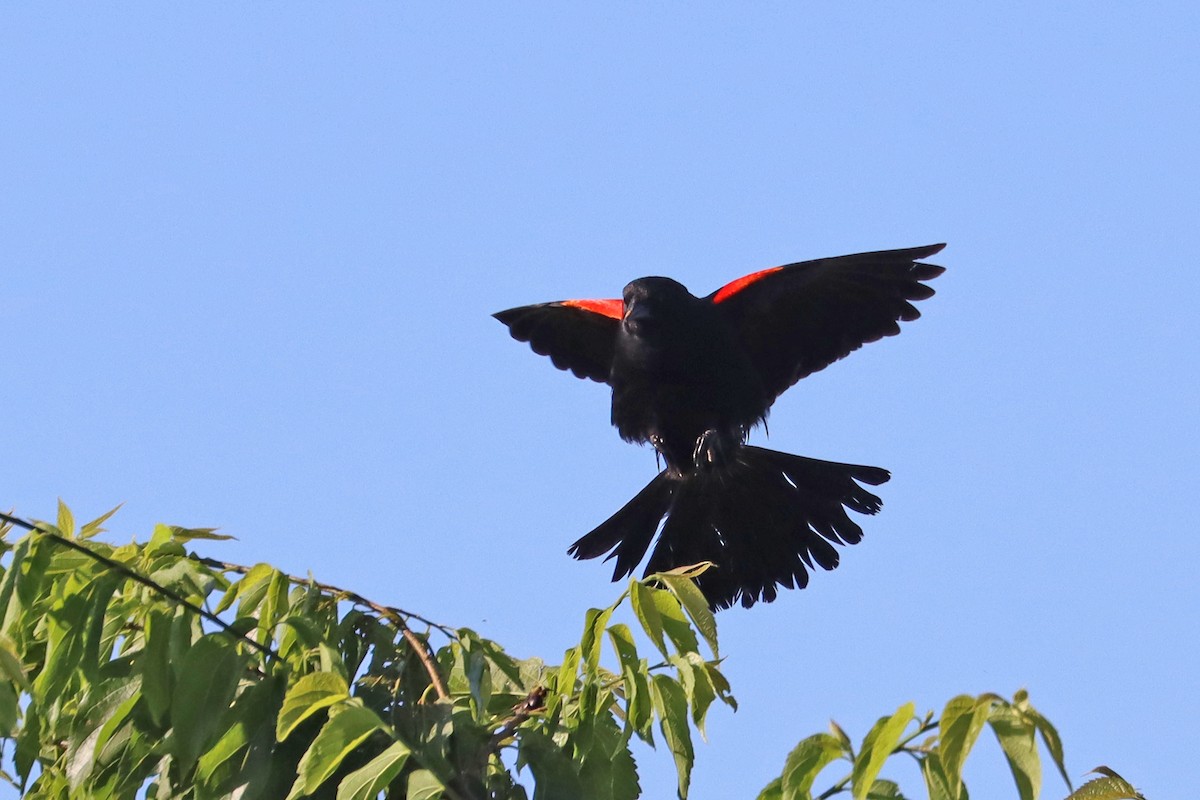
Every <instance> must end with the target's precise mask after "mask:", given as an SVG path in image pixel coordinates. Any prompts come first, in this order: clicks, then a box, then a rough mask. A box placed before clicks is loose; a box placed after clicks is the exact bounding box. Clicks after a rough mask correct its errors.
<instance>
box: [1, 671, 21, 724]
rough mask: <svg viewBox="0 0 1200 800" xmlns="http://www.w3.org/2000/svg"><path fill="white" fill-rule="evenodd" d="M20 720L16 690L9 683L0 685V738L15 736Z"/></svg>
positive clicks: (19, 707)
mask: <svg viewBox="0 0 1200 800" xmlns="http://www.w3.org/2000/svg"><path fill="white" fill-rule="evenodd" d="M20 718H21V706H20V704H19V701H18V698H17V690H16V689H15V688H14V687H13V685H12V684H11V683H7V682H5V683H0V737H4V738H8V737H11V736H12V735H13V734H15V733H16V732H17V722H18V721H19V720H20Z"/></svg>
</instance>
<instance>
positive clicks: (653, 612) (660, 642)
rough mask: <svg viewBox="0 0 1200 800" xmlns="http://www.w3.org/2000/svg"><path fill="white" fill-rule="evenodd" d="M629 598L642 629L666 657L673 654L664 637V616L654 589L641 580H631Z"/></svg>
mask: <svg viewBox="0 0 1200 800" xmlns="http://www.w3.org/2000/svg"><path fill="white" fill-rule="evenodd" d="M629 600H630V604H631V605H632V606H633V613H634V616H636V617H637V620H638V622H640V623H641V625H642V630H644V631H645V632H646V635H647V636H649V637H650V641H652V642H654V644H655V645H656V646H657V647H658V649H659V651H660V652H661V653H662V654H663V657H664V658H665V657H666V656H669V655H671V653H670V651H669V650H667V643H666V640H665V639H664V638H663V624H662V617H661V616H660V615H659V613H658V607H657V606H656V605H655V603H654V590H653V589H651V588H650V587H649V586H647V585H645V584H644V583H642V582H641V581H638V580H631V581H630V582H629Z"/></svg>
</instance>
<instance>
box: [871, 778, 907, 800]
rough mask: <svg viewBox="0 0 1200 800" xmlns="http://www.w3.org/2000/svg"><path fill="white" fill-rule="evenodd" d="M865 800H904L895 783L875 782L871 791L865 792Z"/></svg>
mask: <svg viewBox="0 0 1200 800" xmlns="http://www.w3.org/2000/svg"><path fill="white" fill-rule="evenodd" d="M867 800H905V798H904V795H903V794H901V793H900V786H899V785H898V784H897V783H896V782H895V781H875V783H874V785H872V786H871V791H869V792H867Z"/></svg>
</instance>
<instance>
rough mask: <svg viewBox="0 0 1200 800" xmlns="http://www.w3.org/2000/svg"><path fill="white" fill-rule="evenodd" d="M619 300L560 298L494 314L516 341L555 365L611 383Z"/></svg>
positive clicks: (619, 321) (618, 318) (619, 322)
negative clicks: (527, 344) (610, 374)
mask: <svg viewBox="0 0 1200 800" xmlns="http://www.w3.org/2000/svg"><path fill="white" fill-rule="evenodd" d="M621 314H622V303H621V301H620V300H561V301H559V302H555V303H539V304H538V305H532V306H521V307H520V308H510V309H509V310H507V311H501V312H499V313H496V314H493V315H492V316H494V317H495V318H496V319H498V320H500V321H501V322H503V323H504V324H505V325H507V326H508V331H509V333H511V334H512V337H513V338H514V339H516V340H517V341H521V342H529V346H530V347H532V348H533V352H535V353H538V354H540V355H543V356H550V360H551V361H552V362H554V366H556V367H558V368H559V369H567V370H570V371H571V372H572V373H574V374H575V375H576V376H577V377H580V378H591V379H592V380H594V381H599V382H600V383H606V382H608V375H609V372H610V371H611V370H612V361H613V348H614V347H615V344H616V338H617V329H618V327H619V326H620V324H621Z"/></svg>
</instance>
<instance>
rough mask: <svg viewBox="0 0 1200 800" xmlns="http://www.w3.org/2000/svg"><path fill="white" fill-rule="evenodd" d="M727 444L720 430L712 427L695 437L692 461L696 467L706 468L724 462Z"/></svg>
mask: <svg viewBox="0 0 1200 800" xmlns="http://www.w3.org/2000/svg"><path fill="white" fill-rule="evenodd" d="M727 450H728V444H727V442H726V440H725V437H723V436H721V434H720V432H719V431H717V430H714V429H712V428H710V429H708V430H706V431H705V432H704V433H702V434H700V436H698V437H697V438H696V448H695V450H693V451H692V463H693V464H694V465H695V467H696V469H702V470H708V469H712V468H713V467H716V466H720V465H721V464H724V463H725V460H726V455H727Z"/></svg>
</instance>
